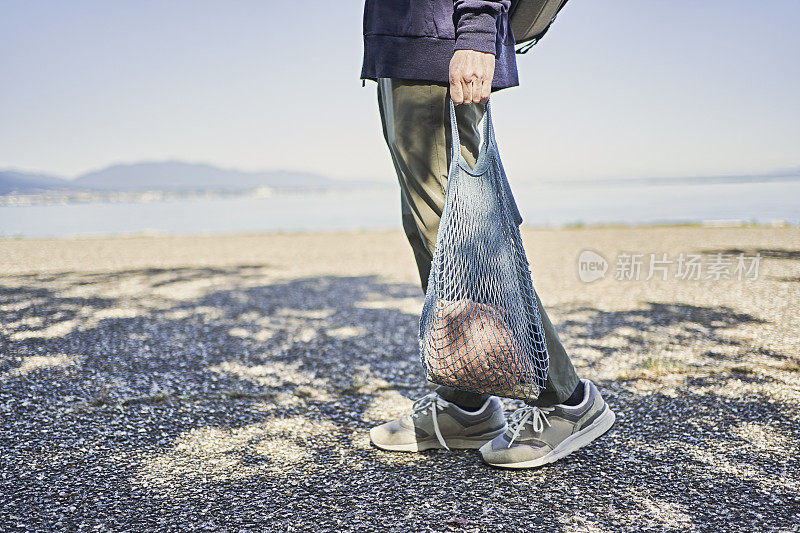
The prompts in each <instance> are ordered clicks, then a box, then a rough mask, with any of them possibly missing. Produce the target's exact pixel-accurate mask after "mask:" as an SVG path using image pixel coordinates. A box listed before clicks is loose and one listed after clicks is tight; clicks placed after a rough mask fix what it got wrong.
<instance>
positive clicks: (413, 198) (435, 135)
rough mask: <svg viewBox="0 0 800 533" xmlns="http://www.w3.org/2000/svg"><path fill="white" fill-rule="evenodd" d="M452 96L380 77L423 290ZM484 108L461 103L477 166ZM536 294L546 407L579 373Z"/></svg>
mask: <svg viewBox="0 0 800 533" xmlns="http://www.w3.org/2000/svg"><path fill="white" fill-rule="evenodd" d="M449 98H450V93H449V91H448V88H447V87H446V86H444V85H437V84H433V83H430V82H424V81H411V80H399V79H394V78H380V79H378V105H379V107H380V114H381V123H382V124H383V136H384V138H385V139H386V144H387V145H388V147H389V152H390V153H391V155H392V161H393V163H394V167H395V170H396V171H397V179H398V181H399V182H400V206H401V213H402V218H403V229H404V231H405V233H406V236H407V237H408V242H409V243H410V244H411V249H412V250H413V251H414V258H415V259H416V262H417V268H418V270H419V277H420V281H421V283H422V290H423V292H424V291H425V290H426V288H427V284H428V274H429V273H430V269H431V259H432V258H433V250H434V247H435V245H436V234H437V232H438V230H439V220H440V218H441V216H442V209H443V208H444V198H445V190H446V188H447V176H448V163H449V161H450V151H451V148H450V146H451V140H450V107H449V102H448V100H449ZM483 111H484V106H483V105H482V104H470V105H459V106H456V116H457V119H458V134H459V138H460V139H461V153H462V155H463V156H464V159H465V160H466V161H467V162H468V163H469V164H470V165H472V166H474V165H475V161H476V160H477V158H478V150H479V149H480V130H479V129H478V125H479V123H480V121H481V118H482V117H483ZM536 299H537V302H538V305H539V315H540V316H541V318H542V325H543V326H544V333H545V339H546V344H547V352H548V354H549V357H550V370H549V374H548V378H547V386H546V388H545V390H543V391H542V393H541V394H540V395H539V398H538V399H537V400H535V401H534V402H531V403H532V404H533V405H538V406H542V407H544V406H550V405H555V404H558V403H561V402H563V401H564V400H566V399H567V398H569V396H570V395H571V394H572V392H573V391H574V390H575V388H576V387H577V386H578V381H579V379H578V375H577V374H576V373H575V368H574V367H573V366H572V362H571V361H570V360H569V357H568V356H567V352H566V351H565V350H564V346H562V344H561V340H560V339H559V338H558V333H557V332H556V330H555V327H553V324H552V323H551V322H550V318H549V317H548V316H547V312H546V311H545V310H544V308H543V307H542V304H541V301H540V300H539V296H538V294H537V296H536ZM436 390H437V392H438V393H439V394H440V395H441V396H442V397H443V398H445V399H446V400H450V401H453V402H455V403H457V404H467V405H476V404H477V405H479V404H481V403H483V400H484V399H485V398H486V396H484V395H480V394H476V393H471V392H465V391H459V390H456V389H452V388H450V387H444V386H439V387H438V388H437V389H436Z"/></svg>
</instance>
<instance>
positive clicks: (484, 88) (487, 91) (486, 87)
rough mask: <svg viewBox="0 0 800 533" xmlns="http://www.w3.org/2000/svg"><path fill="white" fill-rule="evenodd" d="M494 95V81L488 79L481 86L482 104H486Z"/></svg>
mask: <svg viewBox="0 0 800 533" xmlns="http://www.w3.org/2000/svg"><path fill="white" fill-rule="evenodd" d="M491 95H492V80H491V79H486V80H483V83H482V84H481V102H486V100H488V99H489V97H490V96H491Z"/></svg>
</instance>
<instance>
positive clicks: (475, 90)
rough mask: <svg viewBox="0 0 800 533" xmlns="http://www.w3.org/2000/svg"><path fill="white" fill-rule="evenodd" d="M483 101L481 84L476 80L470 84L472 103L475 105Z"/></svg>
mask: <svg viewBox="0 0 800 533" xmlns="http://www.w3.org/2000/svg"><path fill="white" fill-rule="evenodd" d="M482 99H483V82H482V81H481V80H480V79H479V78H476V79H475V80H473V82H472V103H473V104H477V103H478V102H480V101H481V100H482Z"/></svg>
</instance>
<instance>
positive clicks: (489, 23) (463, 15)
mask: <svg viewBox="0 0 800 533" xmlns="http://www.w3.org/2000/svg"><path fill="white" fill-rule="evenodd" d="M510 6H511V0H453V25H454V26H455V29H456V48H455V49H456V50H476V51H478V52H485V53H487V54H495V53H496V42H495V41H496V40H497V17H499V16H500V14H501V13H503V12H504V11H508V9H509V7H510Z"/></svg>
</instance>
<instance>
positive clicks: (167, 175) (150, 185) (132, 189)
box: [0, 161, 375, 196]
mask: <svg viewBox="0 0 800 533" xmlns="http://www.w3.org/2000/svg"><path fill="white" fill-rule="evenodd" d="M367 184H370V185H375V184H374V183H370V182H361V181H344V180H334V179H330V178H326V177H325V176H320V175H319V174H312V173H309V172H295V171H289V170H273V171H264V172H245V171H242V170H232V169H224V168H219V167H215V166H213V165H205V164H201V163H184V162H181V161H164V162H143V163H133V164H129V165H112V166H110V167H106V168H104V169H101V170H97V171H94V172H89V173H87V174H83V175H82V176H79V177H77V178H75V179H73V180H66V179H63V178H59V177H57V176H48V175H44V174H35V173H26V172H18V171H15V170H0V195H3V196H5V195H15V194H17V195H18V194H26V195H27V194H34V195H35V194H46V193H60V192H66V193H72V194H73V195H74V194H79V193H80V192H81V191H88V192H96V193H102V194H107V193H111V192H114V191H118V192H127V193H138V192H141V191H163V192H165V193H170V194H183V193H196V192H205V191H207V192H214V193H216V192H221V193H234V194H238V193H240V192H246V191H251V190H256V189H260V188H269V189H277V190H308V189H332V188H351V187H356V186H360V185H367Z"/></svg>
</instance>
